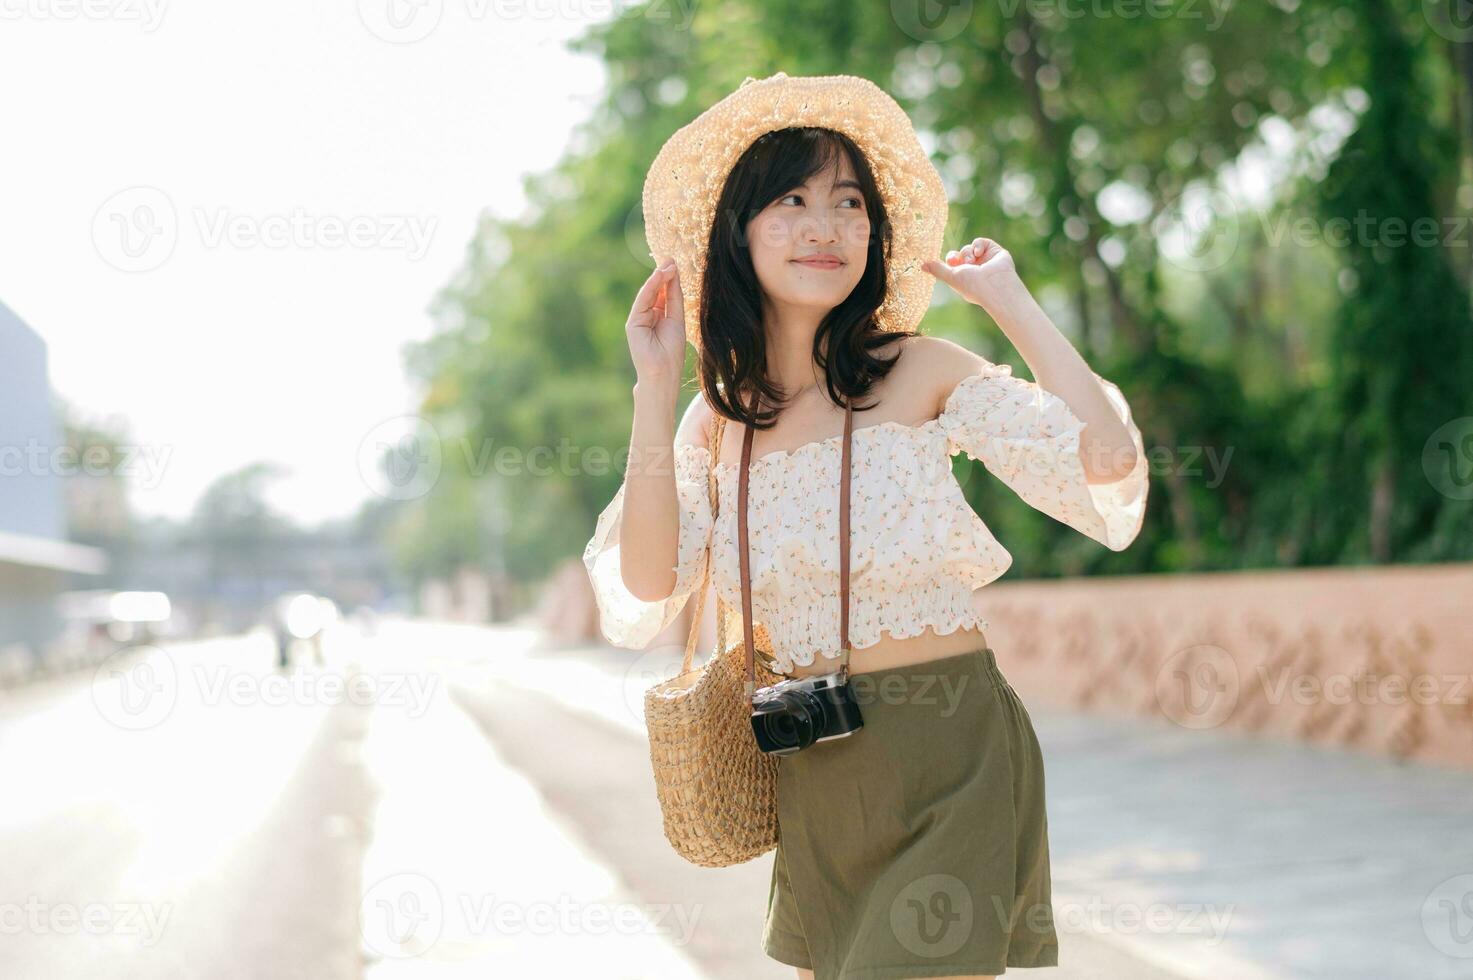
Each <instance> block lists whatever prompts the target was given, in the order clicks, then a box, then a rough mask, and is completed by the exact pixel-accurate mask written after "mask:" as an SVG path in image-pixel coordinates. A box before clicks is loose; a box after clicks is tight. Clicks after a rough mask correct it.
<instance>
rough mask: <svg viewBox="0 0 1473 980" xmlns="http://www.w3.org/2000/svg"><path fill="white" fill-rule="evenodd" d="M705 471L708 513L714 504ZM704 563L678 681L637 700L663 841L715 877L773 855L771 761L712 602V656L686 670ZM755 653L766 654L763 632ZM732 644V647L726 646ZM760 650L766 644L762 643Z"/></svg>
mask: <svg viewBox="0 0 1473 980" xmlns="http://www.w3.org/2000/svg"><path fill="white" fill-rule="evenodd" d="M725 428H726V418H725V417H724V416H721V415H717V416H716V424H715V429H714V431H713V433H712V436H711V440H710V445H711V452H710V458H711V460H712V461H713V464H714V461H715V460H716V459H717V458H718V456H717V454H718V453H719V452H720V447H721V435H722V432H723V431H724V430H725ZM715 469H716V468H715V466H714V465H712V466H711V467H710V475H709V481H708V482H709V492H710V494H711V511H712V513H713V514H715V513H716V509H717V507H718V505H719V503H720V499H719V495H718V494H717V490H716V476H715ZM710 581H711V562H710V560H709V555H708V560H707V562H706V575H705V577H704V578H702V580H701V586H700V589H699V590H698V591H697V592H696V603H697V604H696V606H695V610H694V612H693V613H692V616H691V628H690V636H689V637H688V638H687V639H686V643H685V657H684V659H683V660H682V662H681V667H680V673H678V674H676V675H675V676H674V677H672V678H671V679H669V680H666V681H662V682H660V683H658V684H656V685H654V686H653V687H651V688H649V689H648V690H647V691H645V695H644V717H645V724H646V725H647V727H648V728H649V740H650V763H651V765H652V766H653V768H654V774H655V793H656V795H657V796H658V797H659V800H660V812H661V814H662V816H663V818H664V825H665V837H666V838H667V839H668V840H669V841H670V844H671V846H672V847H674V848H675V851H676V853H678V854H679V855H680V856H681V857H683V858H685V859H686V860H687V861H690V862H691V863H692V864H697V865H700V866H701V867H706V868H723V867H727V866H729V865H733V864H741V863H742V862H744V861H750V860H752V859H753V858H756V857H760V856H761V855H763V854H765V853H767V852H768V851H770V850H772V849H773V848H774V847H776V846H777V762H778V760H777V757H776V756H774V755H770V754H768V753H765V752H763V751H762V750H761V749H759V748H758V747H757V738H756V736H755V735H754V733H753V731H752V720H751V717H752V715H751V702H750V700H749V699H748V698H747V697H746V693H745V684H746V681H747V665H746V659H745V653H746V650H745V646H744V639H743V636H742V634H741V633H740V632H737V633H736V634H735V635H734V636H733V633H732V631H731V630H729V628H728V626H729V621H730V620H731V618H732V617H731V615H730V614H729V612H728V611H727V609H726V603H725V602H724V601H723V600H722V599H721V596H720V595H719V594H718V595H717V597H716V652H715V653H714V654H713V655H712V656H711V658H710V659H709V660H708V661H707V662H706V663H704V664H702V665H701V666H700V667H699V668H696V669H692V666H691V663H692V657H693V655H694V652H695V647H696V637H697V636H698V635H699V632H700V626H701V612H702V608H703V607H704V606H705V604H706V586H707V585H708V584H710ZM755 633H756V634H757V635H758V636H759V637H760V638H761V639H760V640H759V641H758V642H757V644H756V646H757V647H758V649H761V650H765V651H767V652H769V653H770V652H771V644H770V641H769V638H768V637H767V636H766V634H765V630H763V629H762V627H761V626H756V627H755ZM729 637H730V639H728V638H729ZM764 641H765V642H764ZM755 671H756V678H757V684H758V686H762V687H765V686H768V685H771V684H775V683H777V682H778V681H780V680H782V679H783V678H782V675H780V674H776V673H774V672H773V671H771V670H770V669H768V666H767V665H766V664H763V663H761V662H760V658H759V662H758V663H756V665H755Z"/></svg>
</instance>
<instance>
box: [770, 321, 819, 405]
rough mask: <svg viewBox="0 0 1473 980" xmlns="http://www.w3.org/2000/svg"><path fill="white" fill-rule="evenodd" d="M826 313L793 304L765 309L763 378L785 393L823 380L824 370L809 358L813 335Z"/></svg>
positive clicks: (811, 355) (802, 388) (800, 389)
mask: <svg viewBox="0 0 1473 980" xmlns="http://www.w3.org/2000/svg"><path fill="white" fill-rule="evenodd" d="M826 312H827V311H820V310H814V309H808V308H794V307H769V308H768V309H767V311H766V316H765V317H764V322H763V329H764V331H765V332H766V334H767V364H766V365H765V367H766V371H767V378H768V380H769V381H771V382H772V383H773V384H775V385H777V386H778V387H779V388H780V389H782V391H783V392H784V394H786V395H788V396H792V395H795V394H797V393H798V392H800V391H802V390H804V389H805V388H811V387H813V386H815V385H821V384H823V382H824V373H823V372H822V371H821V370H819V367H818V364H817V362H816V361H815V360H814V358H813V338H814V336H815V335H816V334H817V333H818V326H819V323H820V322H821V321H822V320H823V317H824V316H825V314H826Z"/></svg>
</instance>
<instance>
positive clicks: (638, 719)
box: [495, 646, 1473, 980]
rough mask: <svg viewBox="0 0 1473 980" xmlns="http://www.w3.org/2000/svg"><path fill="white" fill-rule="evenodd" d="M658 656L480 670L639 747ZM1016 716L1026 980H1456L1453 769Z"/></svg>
mask: <svg viewBox="0 0 1473 980" xmlns="http://www.w3.org/2000/svg"><path fill="white" fill-rule="evenodd" d="M676 653H678V651H676ZM671 657H672V653H671V652H670V651H665V652H664V653H661V654H648V653H638V652H635V651H628V650H621V649H617V648H611V647H607V646H595V647H585V648H571V649H560V650H551V649H546V650H540V651H539V650H535V649H530V648H529V649H526V650H524V652H521V653H518V654H515V655H510V656H507V657H498V658H496V667H495V670H496V674H497V676H499V677H500V678H501V679H502V681H503V682H506V683H512V684H516V685H519V686H520V687H521V688H522V689H523V690H526V691H533V690H535V691H539V692H542V693H543V694H544V695H545V696H547V697H549V698H552V699H555V700H556V701H557V702H558V703H560V704H562V705H564V706H566V707H568V708H569V709H571V710H576V711H578V712H580V713H582V714H583V715H584V716H585V717H587V718H589V719H591V720H597V721H599V722H600V723H602V724H603V725H605V726H608V727H610V728H612V729H617V730H622V731H624V732H627V733H629V734H630V735H633V736H636V737H641V738H642V737H643V721H642V693H643V690H644V689H645V688H646V687H648V686H649V685H650V684H652V683H654V682H655V680H656V679H657V677H659V676H668V674H669V673H671V672H673V669H672V666H671V664H670V663H669V662H668V661H669V660H670V658H671ZM661 671H664V673H661ZM1030 714H1031V716H1032V718H1033V720H1034V724H1035V727H1036V729H1037V731H1038V734H1039V739H1040V742H1041V743H1042V745H1043V749H1044V753H1045V757H1046V766H1047V779H1048V785H1047V793H1048V807H1049V833H1050V842H1051V848H1052V851H1051V854H1052V863H1053V881H1054V904H1055V911H1056V919H1057V922H1058V925H1059V929H1060V938H1061V941H1062V942H1063V943H1064V948H1063V950H1062V951H1061V957H1060V959H1061V962H1062V963H1063V964H1064V966H1063V967H1061V968H1060V971H1059V972H1057V973H1050V972H1049V971H1047V970H1040V971H1037V974H1038V976H1040V977H1041V978H1042V977H1046V976H1061V977H1062V976H1098V977H1106V976H1131V977H1141V976H1153V975H1154V976H1163V975H1177V976H1181V977H1202V978H1212V980H1220V978H1223V977H1232V978H1234V980H1240V978H1241V980H1253V978H1291V977H1292V978H1299V977H1306V978H1309V977H1314V978H1318V977H1326V978H1329V977H1335V978H1342V980H1343V978H1357V977H1365V978H1372V977H1374V978H1377V980H1380V978H1384V977H1417V978H1419V980H1441V978H1448V980H1451V978H1454V977H1468V976H1473V914H1470V911H1469V910H1470V909H1473V774H1468V773H1463V772H1459V771H1455V770H1442V769H1435V768H1431V767H1425V766H1405V765H1401V764H1398V763H1396V762H1394V761H1390V760H1385V759H1379V758H1374V757H1369V756H1361V755H1357V754H1352V753H1345V752H1339V751H1335V750H1327V749H1322V748H1317V747H1314V746H1309V745H1304V744H1299V743H1290V742H1282V741H1271V740H1266V739H1258V738H1249V737H1242V736H1238V735H1232V734H1223V733H1215V732H1201V731H1187V730H1184V729H1179V728H1176V727H1174V726H1170V725H1167V724H1154V723H1150V722H1147V721H1143V720H1136V719H1112V718H1104V717H1092V716H1081V715H1076V714H1069V713H1060V712H1054V711H1047V710H1043V709H1030ZM754 863H755V862H754ZM1110 959H1115V960H1117V961H1119V962H1122V963H1124V964H1133V966H1129V967H1122V970H1123V972H1114V971H1113V970H1106V969H1105V968H1104V964H1105V962H1106V961H1107V960H1110ZM1148 964H1149V966H1148ZM1075 970H1077V971H1078V972H1074V971H1075ZM1031 975H1033V972H1032V971H1030V976H1031Z"/></svg>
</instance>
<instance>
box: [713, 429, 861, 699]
mask: <svg viewBox="0 0 1473 980" xmlns="http://www.w3.org/2000/svg"><path fill="white" fill-rule="evenodd" d="M744 428H745V429H746V432H745V433H744V434H743V436H742V465H741V470H740V473H741V478H740V481H739V483H738V489H737V547H738V557H739V558H740V562H741V570H742V631H743V633H744V636H745V642H746V647H747V684H746V692H747V702H748V703H749V704H750V703H751V701H752V695H753V693H754V692H755V691H756V687H757V668H756V643H755V642H754V640H753V638H752V569H751V564H750V562H751V553H750V551H749V549H748V546H747V481H748V477H749V476H750V475H751V473H750V470H751V465H752V435H753V428H752V426H750V425H748V426H744ZM853 442H854V408H853V406H851V405H849V404H845V406H844V441H843V451H842V454H841V457H840V463H839V470H840V478H839V649H840V650H841V651H842V653H841V657H842V661H841V664H840V667H839V672H840V673H839V681H840V683H843V682H844V680H845V679H846V678H847V677H848V676H849V470H850V468H851V467H850V458H849V457H850V454H851V451H852V446H853Z"/></svg>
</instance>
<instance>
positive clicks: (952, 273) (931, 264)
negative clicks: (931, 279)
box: [921, 252, 956, 289]
mask: <svg viewBox="0 0 1473 980" xmlns="http://www.w3.org/2000/svg"><path fill="white" fill-rule="evenodd" d="M955 254H956V253H955V252H952V253H949V254H948V255H947V258H948V259H950V258H951V256H952V255H955ZM921 268H923V269H925V270H926V271H927V272H929V273H930V274H931V275H933V276H935V277H936V278H937V279H940V280H941V281H942V282H944V283H946V284H947V285H948V286H950V287H951V288H952V289H955V288H956V270H955V269H954V268H952V267H951V266H950V265H948V264H947V263H945V262H937V261H936V260H935V259H927V260H926V261H925V262H923V263H921Z"/></svg>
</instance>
